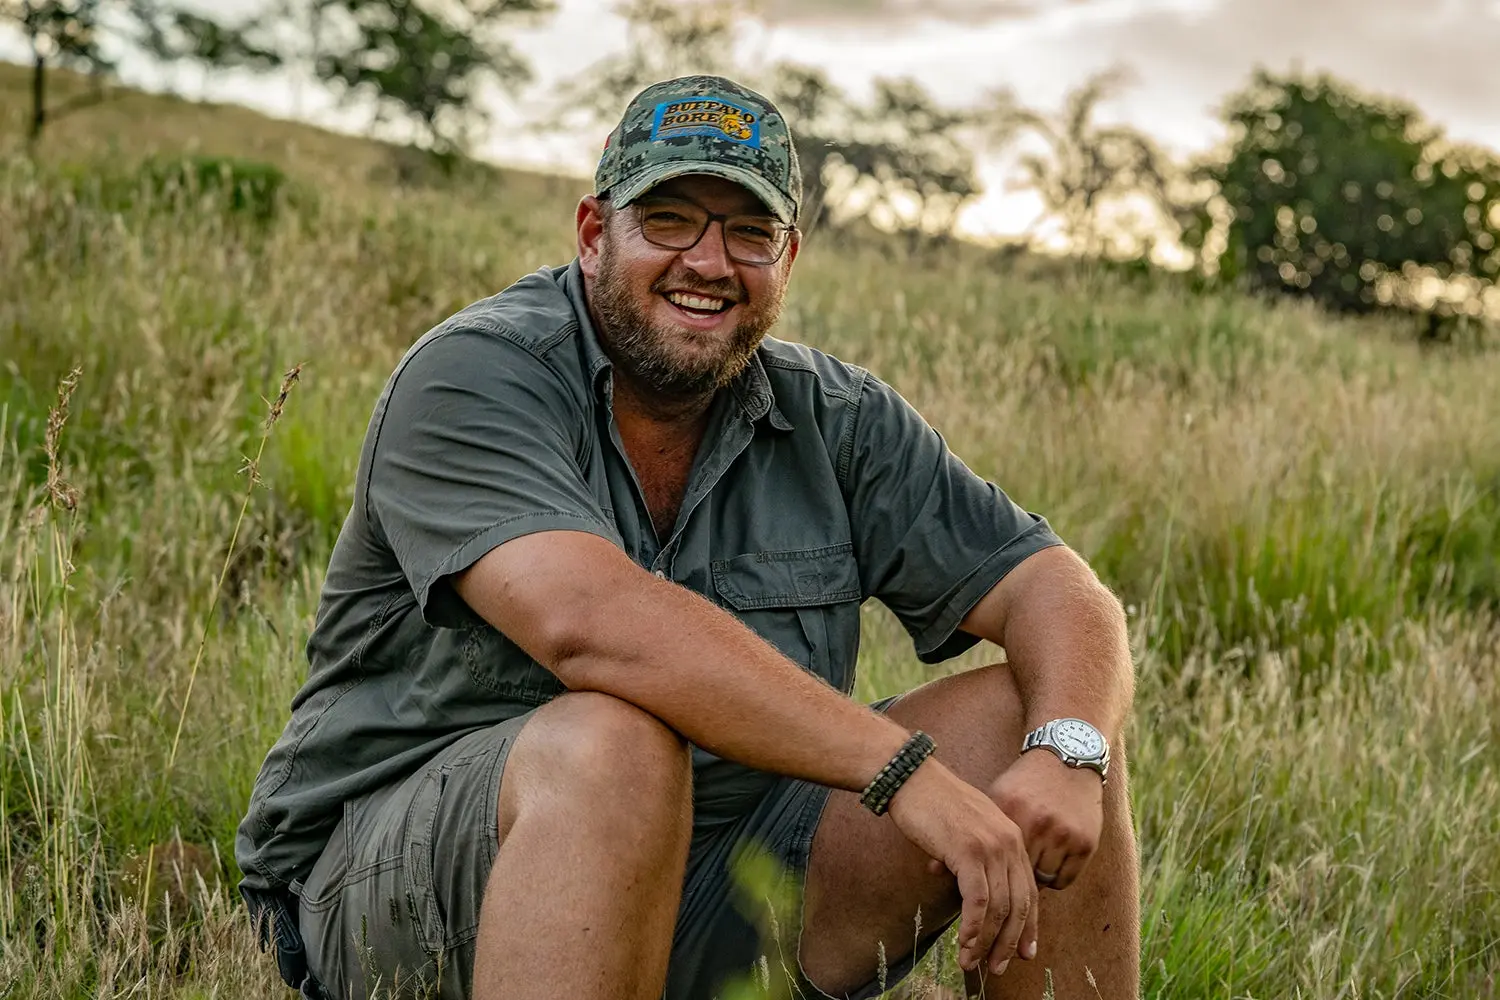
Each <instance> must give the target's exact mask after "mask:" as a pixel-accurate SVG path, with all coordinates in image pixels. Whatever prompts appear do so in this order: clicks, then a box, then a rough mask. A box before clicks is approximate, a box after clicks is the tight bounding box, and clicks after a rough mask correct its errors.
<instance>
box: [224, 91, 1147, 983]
mask: <svg viewBox="0 0 1500 1000" xmlns="http://www.w3.org/2000/svg"><path fill="white" fill-rule="evenodd" d="M596 187H597V193H596V194H594V195H591V196H588V197H585V198H584V199H582V201H581V202H580V204H579V206H578V211H577V219H576V223H577V233H578V256H577V259H575V260H574V261H573V262H572V263H571V264H569V265H568V266H566V267H560V268H555V269H545V270H542V271H540V272H538V273H536V274H533V275H531V276H529V277H526V278H523V279H521V280H520V281H518V282H517V283H516V284H514V285H513V286H511V287H510V288H508V289H506V290H505V291H503V292H501V293H500V294H499V295H496V296H494V297H493V298H490V299H486V300H484V301H481V302H479V303H476V304H475V305H473V306H470V307H469V308H467V309H465V310H464V311H462V312H461V313H459V314H457V315H456V316H453V317H452V318H450V319H448V320H447V321H445V322H444V323H442V324H441V325H439V326H438V327H437V328H435V329H434V330H432V331H431V332H429V333H428V334H427V335H426V336H424V337H423V338H422V339H421V340H419V341H418V342H417V343H416V344H415V345H414V346H413V347H412V348H411V349H410V350H409V351H408V352H407V354H406V356H405V357H404V358H403V359H402V360H401V363H400V364H399V366H398V367H397V368H396V370H395V373H394V374H393V375H392V376H391V378H390V381H389V382H388V383H387V385H386V387H385V390H384V392H383V394H382V395H381V397H380V400H379V402H378V403H377V405H376V407H375V411H374V415H373V418H372V419H371V422H370V425H369V431H368V434H367V436H366V438H365V442H364V447H363V450H362V452H361V455H360V462H359V472H358V480H357V486H356V492H355V499H354V503H353V506H352V508H351V510H350V512H349V515H348V519H347V520H346V522H345V524H344V527H343V531H342V533H341V534H340V536H339V540H338V545H337V546H336V548H335V550H334V552H333V556H332V560H331V562H330V564H329V567H328V574H327V579H326V582H325V584H324V589H323V594H322V601H321V604H320V607H319V611H318V616H317V621H316V625H315V627H314V629H313V632H312V635H311V638H310V639H309V642H308V656H309V661H310V665H311V670H310V673H309V677H308V680H307V683H306V686H305V687H304V688H303V689H302V691H301V692H300V693H299V694H298V695H297V697H296V699H295V700H294V702H293V705H292V714H291V719H290V722H289V723H288V725H287V727H286V730H285V732H284V733H283V735H282V737H281V738H280V740H279V741H278V742H277V743H276V745H275V746H274V747H273V748H272V749H271V752H270V754H269V756H268V757H267V759H266V763H265V766H264V767H263V768H262V770H261V773H260V776H259V778H258V780H257V782H256V785H255V790H254V794H253V798H252V800H251V803H250V808H249V812H248V815H247V816H246V817H245V820H244V822H243V823H242V825H241V827H240V830H239V837H238V840H237V845H236V847H237V851H236V853H237V856H238V859H239V863H240V865H241V868H242V869H243V871H244V873H245V879H244V882H243V883H242V890H243V892H244V895H245V896H246V898H247V900H248V901H249V902H250V904H251V907H252V910H253V912H254V913H255V914H256V915H257V916H258V918H259V919H260V921H261V926H262V928H263V930H264V932H265V933H267V934H268V935H269V937H270V939H272V940H274V943H275V945H276V947H277V952H278V958H279V960H280V963H281V971H282V973H283V977H284V978H285V979H286V980H287V981H288V982H289V983H290V984H292V985H296V986H299V987H301V989H302V991H303V993H304V994H306V995H308V996H312V997H319V996H325V995H331V996H335V997H365V996H369V995H371V993H373V992H376V991H377V990H379V991H380V992H382V993H383V992H386V991H387V990H393V991H394V992H395V993H397V994H398V995H399V994H406V993H420V992H422V991H426V995H434V994H435V995H438V996H441V997H455V998H456V997H470V996H472V997H476V998H505V1000H529V998H538V1000H540V998H547V1000H555V998H582V997H609V998H619V1000H655V998H658V997H663V996H665V997H667V998H670V1000H690V998H692V1000H696V998H702V1000H708V998H710V997H713V996H715V995H716V994H717V993H718V992H719V991H720V990H721V989H722V988H723V987H724V984H726V983H728V982H730V981H731V980H733V979H735V978H737V977H741V976H743V975H744V974H745V973H747V972H748V971H749V970H751V969H753V968H755V967H756V965H757V963H761V962H763V963H764V964H763V966H762V967H763V968H764V967H767V966H768V967H769V968H770V969H774V970H785V971H786V974H787V975H788V976H789V977H790V980H791V985H792V986H793V987H794V988H795V989H797V990H799V991H800V995H802V996H807V997H814V996H817V997H823V996H829V997H869V996H874V995H875V994H876V993H877V992H878V991H879V985H878V983H879V981H881V980H882V979H883V981H884V982H887V983H893V982H895V981H897V980H899V979H900V978H901V976H902V975H904V974H905V973H906V972H908V971H909V970H910V969H911V967H912V965H913V963H914V962H915V961H917V960H918V958H919V957H920V956H921V954H922V952H924V951H925V950H926V949H927V948H928V947H930V945H931V944H932V942H933V941H934V939H935V937H936V936H937V935H938V934H939V933H940V932H941V931H942V929H944V928H945V927H947V926H948V925H949V924H951V923H952V922H953V921H954V920H955V919H956V920H958V922H959V929H958V935H957V937H958V943H959V948H960V953H959V960H960V963H961V964H962V965H963V967H964V968H965V969H966V970H969V982H970V985H971V986H972V987H973V988H974V989H975V990H978V989H983V990H984V991H985V993H984V995H986V996H992V997H993V996H1017V997H1022V996H1024V997H1039V996H1041V995H1042V992H1043V989H1044V986H1045V983H1046V981H1047V980H1048V979H1049V978H1050V980H1051V982H1052V984H1053V988H1054V989H1055V991H1056V995H1057V996H1059V997H1068V996H1089V997H1094V996H1099V995H1102V996H1104V997H1106V998H1114V997H1134V996H1135V994H1136V983H1137V962H1138V954H1137V953H1138V947H1139V944H1138V934H1139V931H1138V917H1137V905H1138V904H1137V861H1136V853H1135V843H1134V840H1133V836H1132V833H1131V822H1130V814H1129V807H1128V801H1127V792H1126V776H1125V766H1124V760H1123V759H1122V757H1123V755H1122V753H1121V746H1120V733H1121V728H1122V726H1123V725H1124V723H1125V721H1126V717H1127V715H1128V712H1129V707H1130V701H1131V695H1132V686H1133V681H1132V678H1133V672H1132V666H1131V661H1130V654H1129V649H1128V645H1127V641H1126V630H1125V619H1124V615H1123V613H1122V611H1121V608H1120V605H1119V603H1118V602H1117V601H1116V600H1115V598H1114V597H1113V595H1112V594H1111V593H1110V592H1109V591H1108V590H1107V589H1106V588H1105V587H1104V586H1103V585H1101V584H1100V583H1099V581H1098V579H1097V578H1096V577H1095V575H1094V574H1093V572H1092V571H1091V570H1090V569H1089V568H1088V566H1087V565H1086V564H1085V563H1084V562H1083V560H1081V559H1080V558H1079V557H1078V556H1077V555H1075V554H1074V553H1073V552H1072V551H1071V550H1069V549H1068V548H1066V547H1065V546H1063V545H1062V543H1061V542H1060V541H1059V539H1058V538H1057V536H1056V535H1055V534H1054V533H1053V532H1052V530H1051V528H1050V527H1049V526H1048V524H1047V522H1046V521H1045V520H1044V519H1043V518H1041V517H1038V516H1035V515H1032V514H1028V513H1026V512H1025V511H1023V510H1022V509H1020V508H1019V507H1018V506H1016V505H1015V504H1014V503H1012V502H1011V500H1010V499H1009V498H1008V497H1007V496H1006V495H1005V494H1004V493H1003V492H1001V491H1000V490H999V489H998V488H996V487H995V486H993V485H991V484H989V483H987V482H985V481H984V480H983V479H981V478H980V477H978V476H976V475H975V474H974V473H972V472H971V471H970V470H969V469H968V468H967V467H966V466H965V465H964V464H963V463H962V462H961V461H960V460H959V459H958V458H957V457H955V456H954V455H953V454H952V453H950V452H949V451H948V449H947V447H946V445H945V444H944V442H943V440H942V438H941V437H939V435H938V434H937V433H936V432H935V431H934V430H933V429H932V428H931V427H930V426H928V424H927V423H926V422H925V421H924V420H923V419H922V417H921V416H920V415H919V414H918V413H917V412H916V411H915V410H914V409H913V408H912V407H911V406H909V405H908V404H907V403H906V402H905V401H904V400H903V399H902V398H901V397H900V396H899V395H898V394H897V393H896V392H895V391H894V390H892V389H891V388H890V387H889V386H887V385H885V384H884V383H882V382H881V381H879V380H878V379H877V378H876V377H875V376H873V375H871V374H870V373H869V372H867V371H864V370H863V369H860V368H857V367H854V366H852V365H848V364H845V363H842V362H840V361H838V360H835V359H834V358H832V357H829V356H828V355H825V354H822V353H820V352H818V351H815V350H812V349H810V348H807V347H803V346H799V345H795V344H790V343H785V342H782V341H778V340H774V339H771V338H769V337H767V335H766V334H767V331H768V330H770V329H771V328H772V327H773V326H774V324H775V322H776V318H777V314H778V311H779V310H780V308H781V304H782V299H783V296H784V295H785V293H786V289H787V283H788V281H789V279H790V276H791V271H792V265H793V262H794V261H795V260H796V257H797V253H798V247H799V233H798V231H797V229H796V219H797V209H798V201H799V198H800V195H801V185H800V178H799V173H798V166H797V159H796V153H795V150H794V148H793V144H792V140H791V137H790V135H789V133H788V131H787V126H786V123H785V121H784V120H783V119H782V117H781V115H780V114H779V112H778V111H777V109H776V108H775V106H774V105H773V104H772V103H771V102H770V101H768V100H766V99H765V98H764V97H762V96H761V95H759V94H756V93H754V92H752V91H750V90H747V89H745V88H744V87H742V86H740V85H738V84H736V83H733V82H731V81H729V80H725V79H722V78H717V77H687V78H683V79H679V80H673V81H669V82H667V83H662V84H657V85H655V86H652V87H649V88H647V89H646V90H645V91H643V92H642V93H641V94H639V95H637V96H636V97H635V98H634V99H633V100H632V101H631V103H630V106H629V107H628V108H627V110H626V112H625V115H624V118H623V120H622V121H621V122H620V124H619V126H618V127H616V128H615V130H614V131H613V132H612V133H611V135H610V137H609V141H608V143H607V144H606V147H605V150H604V154H603V157H602V159H601V160H600V163H599V168H598V173H597V177H596ZM871 598H875V599H878V600H880V601H882V602H883V603H884V604H886V605H887V606H888V607H889V608H890V609H891V610H892V611H893V612H894V613H895V614H896V616H897V617H898V618H899V619H900V620H901V622H902V623H903V624H904V625H905V627H906V628H907V630H908V631H909V632H910V634H911V636H912V639H913V642H914V645H915V651H916V655H917V656H918V657H919V658H920V659H921V660H922V661H924V662H928V663H937V662H940V661H943V660H946V659H948V658H950V657H952V656H954V655H956V654H957V653H959V652H961V651H963V650H965V649H967V648H968V647H970V646H972V645H973V644H974V643H976V642H978V641H979V640H980V639H988V640H991V641H992V642H995V643H997V644H999V645H1001V646H1003V647H1004V649H1005V651H1006V662H1005V663H1003V664H995V665H992V666H987V667H984V668H982V669H977V670H971V671H968V672H964V673H958V674H954V675H952V676H947V677H943V678H940V679H937V680H934V681H932V682H931V683H928V684H926V685H925V686H922V687H919V688H917V689H916V690H914V691H910V692H908V693H906V694H905V695H903V696H900V697H899V698H895V699H889V700H887V701H886V702H882V703H880V704H878V705H875V706H865V705H862V704H858V703H856V702H855V701H853V700H852V699H851V698H850V697H849V692H850V691H851V689H852V685H853V681H854V666H855V660H856V654H857V650H858V643H859V629H860V605H861V603H862V602H864V601H865V600H868V599H871ZM1111 747H1112V748H1113V752H1112V753H1111ZM751 849H756V850H760V851H764V852H768V853H769V854H771V855H772V856H773V857H774V858H776V859H777V860H778V861H779V862H780V863H781V864H782V865H783V866H785V868H786V869H787V870H789V871H790V872H791V873H792V874H793V875H795V876H796V878H797V882H798V884H800V885H802V887H803V889H804V895H803V905H802V908H801V910H800V911H799V912H798V913H796V914H792V915H791V917H793V918H794V919H795V925H796V926H795V928H794V929H795V931H796V933H795V934H794V935H793V936H792V940H791V942H790V946H789V948H788V950H787V951H785V952H777V951H775V950H774V947H775V946H774V944H772V943H767V942H763V941H762V940H761V939H760V938H759V936H758V935H757V933H756V931H755V927H754V925H753V923H752V922H751V921H750V920H749V919H748V918H747V917H746V916H745V914H744V913H743V912H742V911H741V909H740V908H739V906H738V905H737V904H736V900H735V898H734V891H733V888H732V878H731V876H732V870H733V868H734V865H735V862H736V860H737V859H738V858H740V857H742V856H743V855H744V854H745V852H747V851H749V850H751ZM1039 886H1040V887H1042V888H1043V889H1045V890H1046V891H1044V892H1042V894H1041V898H1040V899H1038V888H1039ZM919 914H920V916H919ZM783 916H786V915H783ZM918 927H920V931H921V932H920V935H919V934H918ZM767 949H772V950H771V952H770V953H769V954H767ZM1016 958H1019V959H1020V960H1019V961H1013V959H1016Z"/></svg>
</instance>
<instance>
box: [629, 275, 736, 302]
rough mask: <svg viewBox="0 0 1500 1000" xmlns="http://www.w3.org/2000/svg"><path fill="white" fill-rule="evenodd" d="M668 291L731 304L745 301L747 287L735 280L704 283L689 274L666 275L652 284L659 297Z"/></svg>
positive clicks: (652, 289)
mask: <svg viewBox="0 0 1500 1000" xmlns="http://www.w3.org/2000/svg"><path fill="white" fill-rule="evenodd" d="M668 289H672V290H675V291H681V292H687V293H689V294H691V295H704V296H709V297H711V298H716V299H725V300H726V301H729V302H744V301H745V298H746V296H745V286H744V285H743V284H741V283H740V282H739V281H738V280H736V279H734V278H724V279H723V280H721V281H703V280H702V279H701V278H698V277H697V276H695V275H691V274H690V273H689V274H675V273H674V274H665V275H663V276H662V277H660V278H658V279H656V281H654V282H652V284H651V291H653V292H655V293H656V294H657V295H661V294H663V293H665V292H666V291H667V290H668Z"/></svg>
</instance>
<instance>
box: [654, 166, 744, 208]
mask: <svg viewBox="0 0 1500 1000" xmlns="http://www.w3.org/2000/svg"><path fill="white" fill-rule="evenodd" d="M641 197H643V198H685V199H687V200H688V201H693V202H697V203H698V204H699V205H702V206H703V207H704V208H706V209H708V210H709V211H710V212H723V213H730V212H735V213H749V214H756V215H770V214H771V210H770V209H769V208H767V207H766V205H765V203H764V202H763V201H761V200H760V199H759V198H757V197H756V196H755V195H754V194H752V193H751V192H750V189H749V188H746V187H742V186H741V185H739V184H736V183H734V182H733V181H730V180H725V179H724V178H723V177H714V176H711V175H709V174H687V175H685V176H682V177H673V178H671V179H670V180H665V181H662V182H661V183H660V184H658V185H656V186H655V187H653V188H651V189H650V190H648V191H646V192H645V193H644V194H642V195H641Z"/></svg>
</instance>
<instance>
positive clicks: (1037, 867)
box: [1031, 846, 1068, 889]
mask: <svg viewBox="0 0 1500 1000" xmlns="http://www.w3.org/2000/svg"><path fill="white" fill-rule="evenodd" d="M1067 860H1068V855H1067V852H1066V851H1064V850H1062V849H1061V848H1058V847H1050V846H1049V847H1047V848H1046V849H1045V850H1042V851H1040V852H1039V853H1038V855H1037V857H1035V858H1033V859H1032V862H1031V866H1032V870H1033V871H1034V872H1036V884H1037V885H1039V886H1041V887H1042V888H1044V889H1056V888H1060V886H1058V884H1057V883H1058V882H1059V881H1061V874H1060V873H1061V872H1062V870H1063V865H1065V864H1066V863H1067ZM1048 875H1050V876H1052V878H1050V879H1049V878H1047V877H1046V876H1048Z"/></svg>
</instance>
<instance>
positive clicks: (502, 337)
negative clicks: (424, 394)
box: [412, 268, 578, 357]
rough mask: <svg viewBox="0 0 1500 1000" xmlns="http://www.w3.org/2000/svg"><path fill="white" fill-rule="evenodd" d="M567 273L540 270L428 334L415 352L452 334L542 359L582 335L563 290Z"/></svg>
mask: <svg viewBox="0 0 1500 1000" xmlns="http://www.w3.org/2000/svg"><path fill="white" fill-rule="evenodd" d="M565 270H566V269H565V268H542V269H541V270H539V271H535V272H533V273H531V274H528V275H526V276H525V277H523V278H521V279H520V280H518V281H516V282H515V283H514V284H512V285H511V286H510V287H508V288H506V289H505V290H503V291H501V292H498V293H497V294H495V295H491V296H490V297H489V298H485V299H480V300H479V301H478V302H474V303H472V304H470V305H469V306H467V307H465V308H463V309H461V310H459V311H458V312H456V313H454V314H453V315H452V316H449V317H448V318H447V319H445V320H444V321H443V322H441V323H439V324H438V325H437V326H435V327H433V328H432V329H431V330H429V331H428V332H427V333H426V334H425V335H424V336H423V337H422V339H421V340H419V341H417V343H415V344H413V345H412V352H416V351H418V350H420V349H422V348H423V347H424V346H425V345H427V344H429V343H431V341H433V340H436V339H439V338H442V337H445V336H451V335H453V334H461V335H465V336H468V337H477V338H485V337H487V338H489V339H491V340H494V341H496V342H506V343H510V344H513V345H514V346H516V347H519V348H521V349H522V350H525V351H527V352H529V353H532V354H535V355H537V356H538V357H540V356H543V355H546V354H548V353H550V352H552V351H553V350H554V349H555V348H556V347H557V346H558V345H560V344H562V343H563V342H564V341H567V340H570V339H571V338H572V336H573V335H574V334H576V333H577V332H578V317H577V315H576V314H575V313H574V311H573V303H572V300H570V299H569V298H568V296H567V293H566V292H565V291H564V290H563V275H564V272H565Z"/></svg>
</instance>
